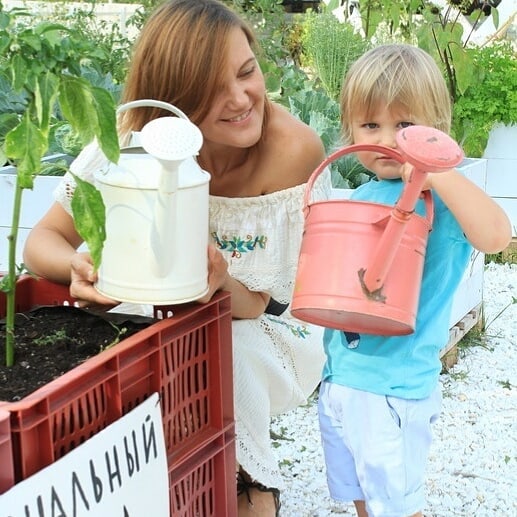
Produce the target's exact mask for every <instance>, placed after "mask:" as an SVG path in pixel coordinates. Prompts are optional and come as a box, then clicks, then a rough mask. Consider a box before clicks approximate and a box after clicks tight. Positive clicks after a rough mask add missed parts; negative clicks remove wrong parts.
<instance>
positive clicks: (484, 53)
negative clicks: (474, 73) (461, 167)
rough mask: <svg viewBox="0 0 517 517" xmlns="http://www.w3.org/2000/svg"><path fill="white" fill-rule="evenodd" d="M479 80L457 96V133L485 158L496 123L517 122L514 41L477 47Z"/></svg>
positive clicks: (469, 149) (474, 153) (475, 61)
mask: <svg viewBox="0 0 517 517" xmlns="http://www.w3.org/2000/svg"><path fill="white" fill-rule="evenodd" d="M473 66H474V67H475V69H476V70H478V71H479V75H478V80H476V82H475V83H474V84H470V85H469V86H468V87H467V89H466V90H465V91H464V92H463V93H462V94H461V95H460V96H459V97H458V98H457V99H456V102H455V103H454V107H453V109H454V113H453V132H454V136H455V138H456V139H457V140H458V141H460V142H462V145H463V148H464V149H465V151H466V152H467V154H468V155H469V156H473V157H481V156H483V152H484V150H485V148H486V145H487V141H488V136H489V132H490V130H491V129H492V127H493V126H494V124H496V123H502V124H505V125H511V124H515V123H517V55H516V53H515V50H514V49H513V47H512V46H511V44H510V43H495V44H492V45H490V46H486V47H482V48H479V49H476V51H475V52H474V53H473Z"/></svg>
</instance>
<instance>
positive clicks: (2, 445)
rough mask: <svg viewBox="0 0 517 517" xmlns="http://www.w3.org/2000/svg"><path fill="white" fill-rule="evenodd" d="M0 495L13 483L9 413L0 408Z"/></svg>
mask: <svg viewBox="0 0 517 517" xmlns="http://www.w3.org/2000/svg"><path fill="white" fill-rule="evenodd" d="M0 458H1V460H0V465H1V467H0V494H1V493H3V492H5V491H6V490H7V489H9V488H11V487H12V486H13V483H14V466H13V453H12V444H11V423H10V421H9V412H8V411H5V410H3V409H1V408H0Z"/></svg>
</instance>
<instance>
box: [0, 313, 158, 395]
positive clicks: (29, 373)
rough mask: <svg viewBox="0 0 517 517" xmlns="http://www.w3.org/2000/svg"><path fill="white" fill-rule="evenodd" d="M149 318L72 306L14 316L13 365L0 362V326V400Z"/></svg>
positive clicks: (1, 340) (0, 347)
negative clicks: (14, 342) (98, 311)
mask: <svg viewBox="0 0 517 517" xmlns="http://www.w3.org/2000/svg"><path fill="white" fill-rule="evenodd" d="M153 321H154V320H153V319H152V318H146V317H143V316H135V315H128V314H115V313H101V314H99V313H92V312H91V311H88V310H85V309H79V308H77V307H73V306H61V305H59V306H51V307H50V306H43V307H38V308H35V309H33V310H31V311H30V312H26V313H22V314H17V316H16V323H15V331H16V345H15V364H14V366H12V367H10V368H7V367H6V366H5V323H4V322H3V321H2V322H1V325H0V401H4V402H13V401H16V400H20V399H21V398H23V397H25V396H26V395H28V394H30V393H32V392H33V391H35V390H36V389H37V388H39V387H41V386H42V385H44V384H46V383H48V382H49V381H51V380H53V379H55V378H56V377H59V376H60V375H62V374H63V373H65V372H67V371H69V370H71V369H72V368H74V367H75V366H77V365H78V364H80V363H82V362H83V361H84V360H85V359H87V358H89V357H92V356H94V355H96V354H98V353H99V352H101V351H102V350H103V349H105V348H107V347H109V346H110V345H112V344H115V343H117V342H119V341H120V340H122V339H124V338H126V337H128V336H130V335H131V334H134V333H135V332H137V331H139V330H141V329H143V328H145V327H147V326H149V325H150V324H151V323H152V322H153Z"/></svg>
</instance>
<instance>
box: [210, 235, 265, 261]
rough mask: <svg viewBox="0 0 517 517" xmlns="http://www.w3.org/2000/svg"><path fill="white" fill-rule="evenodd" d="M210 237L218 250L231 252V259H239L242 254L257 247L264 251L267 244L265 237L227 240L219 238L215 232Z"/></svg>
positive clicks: (249, 236) (223, 237) (224, 237)
mask: <svg viewBox="0 0 517 517" xmlns="http://www.w3.org/2000/svg"><path fill="white" fill-rule="evenodd" d="M212 237H213V239H214V240H215V242H216V244H217V247H218V248H219V249H220V250H224V251H231V253H232V257H236V258H240V257H241V255H242V254H243V253H247V252H248V251H253V250H254V249H255V248H256V247H257V246H259V247H260V248H262V249H265V248H266V243H267V237H266V236H265V235H261V236H257V237H253V236H252V235H246V238H245V239H241V238H240V237H233V238H232V239H228V237H227V236H226V235H223V236H222V237H221V238H219V237H218V235H217V232H212Z"/></svg>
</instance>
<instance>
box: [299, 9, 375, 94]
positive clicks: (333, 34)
mask: <svg viewBox="0 0 517 517" xmlns="http://www.w3.org/2000/svg"><path fill="white" fill-rule="evenodd" d="M303 29H304V30H303V35H302V64H304V65H306V66H310V67H311V68H312V70H313V72H314V74H315V79H316V80H317V81H320V82H321V84H322V85H323V88H324V89H325V91H326V92H327V94H328V95H329V96H330V97H331V98H333V99H335V100H338V99H339V94H340V92H341V84H342V82H343V77H344V76H345V74H346V72H347V71H348V69H349V67H350V65H351V64H352V63H353V62H354V61H355V60H356V59H357V58H358V57H359V56H360V55H362V54H363V53H364V52H365V51H366V50H367V48H368V46H369V43H368V40H366V39H364V38H363V37H362V36H361V35H360V34H358V33H357V32H355V29H354V28H353V27H352V25H351V24H350V23H346V22H341V21H339V20H338V19H337V18H336V16H334V14H332V13H331V12H327V11H323V12H321V13H314V12H309V13H307V14H306V15H305V18H304V22H303ZM304 58H305V59H304Z"/></svg>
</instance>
